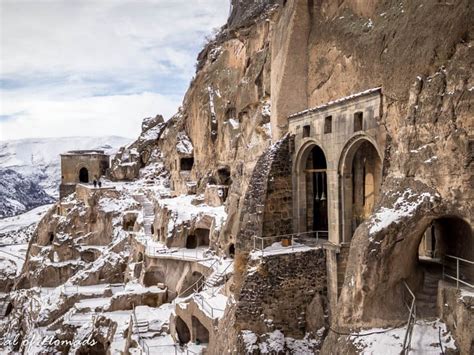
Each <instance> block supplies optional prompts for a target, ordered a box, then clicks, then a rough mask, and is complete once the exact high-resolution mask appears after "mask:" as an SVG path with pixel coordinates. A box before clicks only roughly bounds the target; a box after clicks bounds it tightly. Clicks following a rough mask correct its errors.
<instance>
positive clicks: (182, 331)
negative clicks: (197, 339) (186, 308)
mask: <svg viewBox="0 0 474 355" xmlns="http://www.w3.org/2000/svg"><path fill="white" fill-rule="evenodd" d="M176 333H177V335H178V340H179V343H180V344H181V345H184V344H186V343H189V342H190V341H191V332H190V331H189V328H188V326H187V325H186V323H185V322H184V320H182V319H181V317H179V316H176Z"/></svg>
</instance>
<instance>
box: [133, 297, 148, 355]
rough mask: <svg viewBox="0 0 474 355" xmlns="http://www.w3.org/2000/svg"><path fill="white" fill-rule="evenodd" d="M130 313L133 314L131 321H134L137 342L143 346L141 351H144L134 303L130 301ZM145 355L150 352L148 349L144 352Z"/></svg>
mask: <svg viewBox="0 0 474 355" xmlns="http://www.w3.org/2000/svg"><path fill="white" fill-rule="evenodd" d="M132 314H133V318H134V319H133V320H132V321H133V322H134V323H135V327H136V331H137V336H138V344H139V345H140V347H142V348H143V351H145V346H144V345H143V339H142V336H141V335H140V329H139V327H138V319H137V313H136V312H135V303H132ZM146 353H147V355H149V354H150V352H149V351H147V352H146Z"/></svg>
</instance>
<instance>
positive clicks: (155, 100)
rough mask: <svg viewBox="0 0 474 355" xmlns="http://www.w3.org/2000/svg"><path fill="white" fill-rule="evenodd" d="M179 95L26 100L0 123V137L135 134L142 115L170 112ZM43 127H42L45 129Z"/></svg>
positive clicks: (148, 94) (129, 135) (166, 113)
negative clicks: (21, 108)
mask: <svg viewBox="0 0 474 355" xmlns="http://www.w3.org/2000/svg"><path fill="white" fill-rule="evenodd" d="M179 100H180V98H179V97H176V98H174V100H173V98H172V97H165V96H162V95H160V94H156V93H147V92H145V93H142V94H136V95H114V96H97V97H85V98H78V99H70V100H63V101H46V100H38V101H32V102H30V106H29V107H30V109H29V111H28V112H21V111H19V112H18V114H17V115H16V117H15V119H10V120H5V121H4V122H1V123H0V140H6V139H19V138H26V137H38V131H42V132H44V134H43V135H42V136H45V137H64V136H71V135H83V136H102V135H121V136H126V137H130V138H135V137H137V136H138V134H139V133H140V129H141V122H142V119H143V118H144V117H147V116H154V115H155V114H156V113H157V112H162V113H163V114H164V115H166V116H168V117H169V116H170V115H171V114H172V113H174V111H175V109H176V107H177V106H178V105H179ZM45 127H46V129H45Z"/></svg>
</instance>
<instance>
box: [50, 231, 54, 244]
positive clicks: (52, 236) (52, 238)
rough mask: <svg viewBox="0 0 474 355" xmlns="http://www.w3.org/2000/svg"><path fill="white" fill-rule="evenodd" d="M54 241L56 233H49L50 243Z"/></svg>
mask: <svg viewBox="0 0 474 355" xmlns="http://www.w3.org/2000/svg"><path fill="white" fill-rule="evenodd" d="M53 241H54V233H49V243H50V244H51V243H53Z"/></svg>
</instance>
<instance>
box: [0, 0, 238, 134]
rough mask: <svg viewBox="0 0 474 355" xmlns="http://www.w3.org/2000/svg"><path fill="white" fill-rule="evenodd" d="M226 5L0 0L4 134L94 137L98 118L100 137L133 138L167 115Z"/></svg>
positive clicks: (220, 0) (0, 129)
mask: <svg viewBox="0 0 474 355" xmlns="http://www.w3.org/2000/svg"><path fill="white" fill-rule="evenodd" d="M228 10H229V0H193V1H188V0H139V1H129V0H100V1H90V0H78V1H67V0H54V1H50V0H42V1H38V0H34V1H33V0H2V1H1V3H0V45H1V49H2V50H1V53H0V63H1V64H0V117H5V118H6V117H8V120H7V119H3V120H0V139H11V138H19V137H30V136H50V135H54V136H59V135H71V133H74V134H79V135H88V134H89V133H90V131H91V129H90V126H89V123H90V122H92V121H93V122H96V124H95V129H94V131H95V132H96V134H95V135H101V134H109V133H112V132H111V130H113V131H114V132H113V134H118V135H126V136H130V133H129V132H136V131H137V130H138V129H139V121H140V120H141V118H143V117H145V116H152V115H155V114H156V113H163V114H164V115H165V116H168V117H169V116H170V115H171V114H172V113H173V112H175V111H176V109H177V106H178V105H179V103H180V101H181V98H182V96H183V94H184V91H185V89H186V87H187V85H188V83H189V81H190V79H191V77H192V75H193V74H194V64H195V60H196V56H197V53H198V52H199V50H200V49H201V48H202V46H203V44H204V38H205V36H206V35H208V34H210V33H211V31H212V29H213V28H215V27H219V26H221V25H222V24H224V23H225V20H226V16H227V12H228ZM98 122H100V123H98ZM114 122H115V124H114ZM117 123H118V124H117ZM132 124H134V125H137V127H132ZM68 127H69V128H70V129H72V128H74V129H76V130H77V131H76V132H68ZM19 129H20V131H18V130H19ZM91 134H92V133H91ZM134 134H136V133H134Z"/></svg>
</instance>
